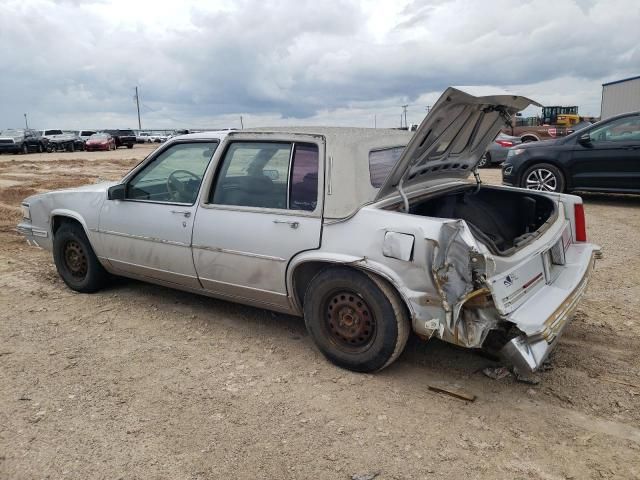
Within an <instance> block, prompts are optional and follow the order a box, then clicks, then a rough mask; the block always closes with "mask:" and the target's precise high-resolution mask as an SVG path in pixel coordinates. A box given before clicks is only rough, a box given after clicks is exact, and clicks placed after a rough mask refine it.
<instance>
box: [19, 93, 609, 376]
mask: <svg viewBox="0 0 640 480" xmlns="http://www.w3.org/2000/svg"><path fill="white" fill-rule="evenodd" d="M530 103H531V101H530V100H528V99H526V98H523V97H518V96H514V95H505V96H490V97H474V96H471V95H468V94H466V93H464V92H461V91H459V90H456V89H453V88H449V89H447V90H446V91H445V92H444V94H443V95H442V97H441V98H440V99H439V100H438V102H436V104H435V105H434V107H433V108H432V109H431V111H430V112H429V114H428V116H427V117H426V119H425V120H424V121H423V122H422V124H421V125H420V127H419V128H418V130H417V131H416V132H415V133H411V132H405V131H399V130H391V129H356V128H326V127H325V128H323V127H301V128H291V127H287V128H280V129H277V128H276V129H269V130H261V129H258V130H243V131H228V132H220V131H218V132H204V133H197V134H192V135H185V136H180V137H176V138H174V139H172V140H170V141H168V142H167V143H166V144H165V145H163V146H162V147H160V148H158V149H157V150H156V151H154V152H153V153H151V155H149V156H148V157H147V158H146V159H145V160H144V161H143V162H142V163H141V164H140V165H138V166H137V167H135V168H134V169H133V170H132V171H131V172H129V174H127V175H126V176H125V177H124V178H123V179H122V180H121V181H120V182H107V183H101V184H94V185H87V186H84V187H80V188H77V189H66V190H62V191H57V192H49V193H44V194H39V195H35V196H32V197H29V198H27V199H25V200H24V201H23V203H22V209H23V217H24V218H23V220H22V222H21V223H20V225H19V226H18V231H19V232H21V233H23V234H24V235H25V237H26V238H27V240H28V241H29V242H30V243H31V244H36V245H39V246H41V247H44V248H46V249H48V250H52V251H53V258H54V261H55V264H56V267H57V270H58V272H59V274H60V276H61V277H62V279H63V280H64V281H65V283H66V284H67V285H68V286H69V287H70V288H72V289H74V290H76V291H79V292H95V291H97V290H99V289H100V288H101V287H103V286H104V285H105V282H106V281H107V279H108V278H109V275H108V272H111V273H114V274H117V275H122V276H125V277H132V278H137V279H141V280H146V281H151V282H154V283H158V284H162V285H166V286H171V287H174V288H180V289H183V290H187V291H190V292H194V293H199V294H203V295H209V296H213V297H219V298H223V299H231V300H233V301H237V302H241V303H246V304H251V305H256V306H260V307H263V308H268V309H272V310H276V311H281V312H287V313H290V314H294V315H299V316H304V319H305V323H306V326H307V329H308V331H309V334H310V337H311V338H312V339H313V341H314V342H315V344H316V346H317V347H318V349H319V350H320V351H321V352H322V353H323V354H324V355H325V356H326V357H327V358H328V359H329V360H330V361H332V362H334V363H335V364H336V365H339V366H340V367H343V368H348V369H351V370H355V371H360V372H372V371H377V370H380V369H382V368H385V367H386V366H388V365H390V364H391V363H392V362H393V361H394V360H395V359H396V358H398V356H399V355H400V354H401V353H402V351H403V349H404V347H405V345H406V342H407V339H408V337H409V333H410V331H411V330H412V329H413V330H414V331H415V332H416V333H417V334H418V335H419V336H420V337H421V338H424V339H429V338H432V337H435V338H440V339H443V340H445V341H448V342H451V343H454V344H456V345H458V346H460V347H467V348H489V349H491V350H493V351H497V352H500V354H501V355H502V356H503V358H504V359H505V362H508V363H510V364H512V365H514V366H515V368H517V370H518V371H521V372H523V373H524V372H528V371H533V370H536V369H538V368H539V367H540V366H541V365H542V364H543V362H544V361H545V359H546V358H547V356H548V355H549V353H550V352H551V350H552V349H553V348H554V347H555V346H556V345H558V343H559V341H558V338H559V336H560V335H561V333H562V332H563V330H564V328H565V327H566V325H567V324H568V323H569V321H570V319H571V314H572V312H573V310H574V309H575V308H576V306H577V304H578V302H579V300H580V298H581V297H582V296H583V295H584V292H585V289H586V285H587V281H588V279H589V277H590V273H591V271H592V267H593V263H594V259H595V257H596V255H597V253H598V251H599V250H598V247H597V246H596V245H593V244H590V243H588V242H587V237H586V230H585V221H584V210H583V208H582V201H581V199H580V198H579V197H576V196H573V195H561V194H556V193H553V194H550V193H546V192H531V191H526V190H522V189H513V188H506V187H502V186H494V185H491V186H489V185H483V184H481V183H478V184H470V183H469V182H468V181H467V178H468V176H469V175H470V173H471V172H472V171H473V170H474V169H475V166H476V164H477V162H478V161H479V160H480V158H481V156H482V155H483V153H484V152H485V151H486V148H487V146H488V144H489V143H490V142H491V141H492V140H493V139H494V138H495V137H496V135H497V133H498V131H499V129H500V127H501V125H502V123H503V118H502V116H503V115H504V114H509V115H513V114H514V113H515V112H517V111H520V110H522V109H524V108H526V107H527V106H528V105H529V104H530ZM256 232H259V235H256ZM106 298H107V297H105V299H106ZM565 354H566V352H565Z"/></svg>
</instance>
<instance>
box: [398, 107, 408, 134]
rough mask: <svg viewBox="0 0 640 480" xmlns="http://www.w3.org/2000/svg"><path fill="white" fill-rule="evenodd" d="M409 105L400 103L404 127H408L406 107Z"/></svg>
mask: <svg viewBox="0 0 640 480" xmlns="http://www.w3.org/2000/svg"><path fill="white" fill-rule="evenodd" d="M408 106H409V105H402V113H403V114H404V126H405V128H407V129H408V128H409V124H408V123H407V107H408ZM400 128H402V117H400Z"/></svg>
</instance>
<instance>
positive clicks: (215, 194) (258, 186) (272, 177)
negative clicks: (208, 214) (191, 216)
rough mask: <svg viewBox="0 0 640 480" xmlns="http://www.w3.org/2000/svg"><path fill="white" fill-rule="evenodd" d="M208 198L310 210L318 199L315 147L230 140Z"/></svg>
mask: <svg viewBox="0 0 640 480" xmlns="http://www.w3.org/2000/svg"><path fill="white" fill-rule="evenodd" d="M209 201H210V203H213V204H217V205H236V206H242V207H261V208H280V209H291V210H306V211H313V210H314V209H315V208H316V205H317V202H318V147H317V146H316V145H312V144H297V143H296V144H293V143H288V142H287V143H275V142H234V143H232V144H231V145H230V146H229V148H228V150H227V152H226V154H225V156H224V159H223V162H222V166H221V168H220V171H219V173H218V177H217V180H216V182H215V187H214V189H213V191H212V193H211V195H210V198H209Z"/></svg>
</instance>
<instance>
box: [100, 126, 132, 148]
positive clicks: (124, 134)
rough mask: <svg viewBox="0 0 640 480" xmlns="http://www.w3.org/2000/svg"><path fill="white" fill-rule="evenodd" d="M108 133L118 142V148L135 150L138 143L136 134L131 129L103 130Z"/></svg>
mask: <svg viewBox="0 0 640 480" xmlns="http://www.w3.org/2000/svg"><path fill="white" fill-rule="evenodd" d="M101 131H102V132H105V133H108V134H109V135H111V136H112V137H113V138H114V139H115V140H116V148H118V147H124V146H126V147H127V148H133V145H134V144H135V143H136V134H135V133H134V132H133V130H131V129H118V130H101Z"/></svg>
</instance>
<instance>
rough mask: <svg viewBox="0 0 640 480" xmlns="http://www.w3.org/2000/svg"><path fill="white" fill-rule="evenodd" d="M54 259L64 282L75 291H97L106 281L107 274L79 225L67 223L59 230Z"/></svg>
mask: <svg viewBox="0 0 640 480" xmlns="http://www.w3.org/2000/svg"><path fill="white" fill-rule="evenodd" d="M53 260H54V262H55V264H56V269H57V270H58V274H59V275H60V277H62V280H64V283H66V284H67V286H68V287H69V288H71V289H72V290H75V291H76V292H82V293H93V292H97V291H98V290H100V289H101V288H102V287H103V286H104V285H105V284H106V282H107V279H108V273H107V271H106V270H105V269H104V267H103V266H102V265H101V264H100V262H99V261H98V258H97V257H96V254H95V253H94V252H93V248H91V244H90V243H89V239H88V238H87V235H86V234H85V233H84V230H83V229H82V227H80V226H79V225H77V224H73V223H65V224H63V225H62V226H61V227H60V228H59V229H58V231H57V232H56V234H55V236H54V237H53Z"/></svg>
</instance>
